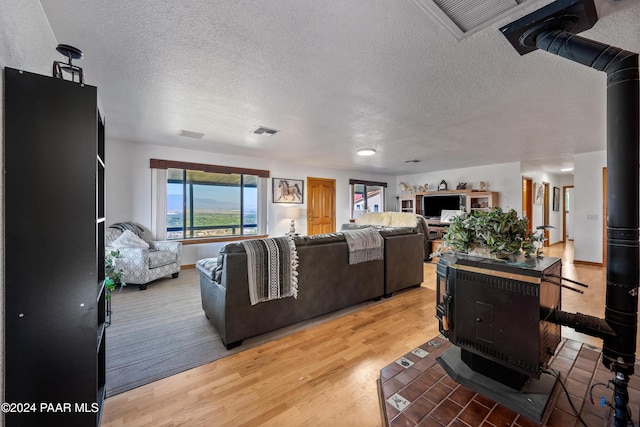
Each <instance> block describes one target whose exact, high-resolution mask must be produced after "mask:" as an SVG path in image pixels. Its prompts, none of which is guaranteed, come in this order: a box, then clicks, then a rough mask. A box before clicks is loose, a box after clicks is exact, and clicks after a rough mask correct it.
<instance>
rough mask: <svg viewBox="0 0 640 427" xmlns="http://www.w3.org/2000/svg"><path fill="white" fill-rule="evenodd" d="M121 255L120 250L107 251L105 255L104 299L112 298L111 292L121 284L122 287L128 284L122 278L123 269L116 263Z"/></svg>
mask: <svg viewBox="0 0 640 427" xmlns="http://www.w3.org/2000/svg"><path fill="white" fill-rule="evenodd" d="M121 257H122V256H121V255H120V251H119V250H115V251H107V252H106V253H105V256H104V287H105V293H104V299H105V300H107V301H109V300H110V299H111V292H113V291H114V290H115V289H116V288H117V287H118V286H120V289H122V287H123V286H127V284H126V283H125V282H124V280H122V274H123V270H122V268H119V267H118V266H117V264H116V260H117V259H118V258H121Z"/></svg>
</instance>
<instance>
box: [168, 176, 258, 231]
mask: <svg viewBox="0 0 640 427" xmlns="http://www.w3.org/2000/svg"><path fill="white" fill-rule="evenodd" d="M257 183H258V177H257V176H256V175H248V174H238V173H210V172H203V171H197V170H187V169H174V168H169V169H168V179H167V239H192V238H211V237H224V236H240V235H256V234H258V185H257Z"/></svg>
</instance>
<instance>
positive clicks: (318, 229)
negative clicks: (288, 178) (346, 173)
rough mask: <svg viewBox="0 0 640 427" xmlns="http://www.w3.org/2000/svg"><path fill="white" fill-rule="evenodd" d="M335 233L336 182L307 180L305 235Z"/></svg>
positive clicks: (323, 179) (333, 180) (332, 180)
mask: <svg viewBox="0 0 640 427" xmlns="http://www.w3.org/2000/svg"><path fill="white" fill-rule="evenodd" d="M335 231H336V180H335V179H326V178H307V234H308V235H309V236H311V235H314V234H324V233H333V232H335Z"/></svg>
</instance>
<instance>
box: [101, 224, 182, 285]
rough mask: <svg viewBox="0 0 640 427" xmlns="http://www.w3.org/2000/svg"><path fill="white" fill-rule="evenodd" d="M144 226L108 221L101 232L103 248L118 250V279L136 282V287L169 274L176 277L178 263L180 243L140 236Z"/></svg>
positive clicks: (178, 268)
mask: <svg viewBox="0 0 640 427" xmlns="http://www.w3.org/2000/svg"><path fill="white" fill-rule="evenodd" d="M143 234H144V229H143V228H142V227H140V226H139V225H137V224H134V223H131V222H125V223H116V224H112V225H110V226H109V228H107V231H106V233H105V250H106V251H114V250H118V251H120V257H119V258H118V260H117V267H118V268H121V269H122V270H123V272H122V280H123V281H124V282H125V283H127V284H136V285H138V287H139V288H140V290H144V289H146V288H147V283H149V282H151V281H153V280H156V279H159V278H161V277H165V276H168V275H169V274H171V276H172V277H173V278H176V277H178V274H179V273H180V265H181V262H182V243H180V242H171V241H151V242H147V241H145V240H143V239H142V236H143Z"/></svg>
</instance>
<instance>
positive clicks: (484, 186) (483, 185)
mask: <svg viewBox="0 0 640 427" xmlns="http://www.w3.org/2000/svg"><path fill="white" fill-rule="evenodd" d="M488 186H489V183H488V182H486V181H480V188H479V190H480V191H487V187H488Z"/></svg>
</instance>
